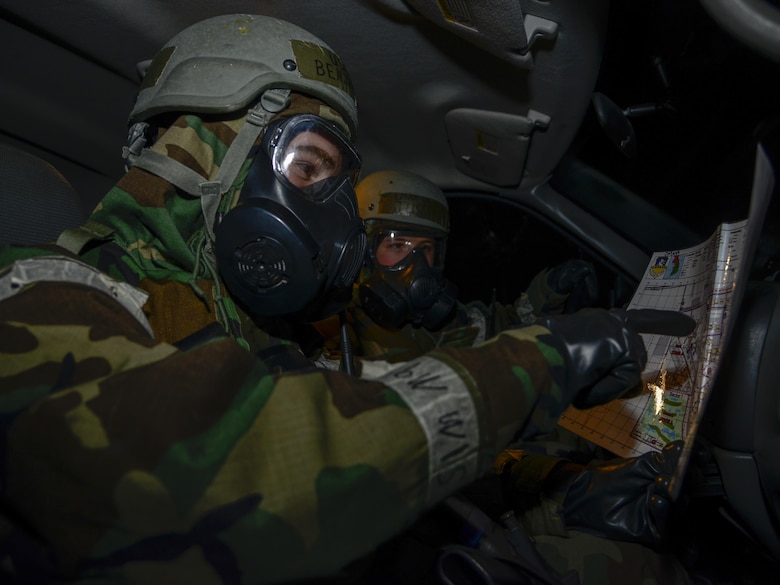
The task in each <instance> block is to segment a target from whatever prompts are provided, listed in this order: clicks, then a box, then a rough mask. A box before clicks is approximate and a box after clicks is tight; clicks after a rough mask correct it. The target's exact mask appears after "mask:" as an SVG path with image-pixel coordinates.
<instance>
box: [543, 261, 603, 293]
mask: <svg viewBox="0 0 780 585" xmlns="http://www.w3.org/2000/svg"><path fill="white" fill-rule="evenodd" d="M577 285H582V286H583V287H584V288H585V290H586V291H587V295H588V297H589V298H591V299H595V298H596V297H598V294H599V281H598V279H597V278H596V269H595V268H594V267H593V264H591V263H590V262H586V261H585V260H567V261H566V262H563V263H562V264H558V266H556V267H555V268H553V269H552V270H550V272H548V273H547V286H549V287H550V289H551V290H552V291H553V292H556V293H558V294H569V293H571V292H572V291H573V290H574V288H575V287H576V286H577Z"/></svg>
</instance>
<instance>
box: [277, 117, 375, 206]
mask: <svg viewBox="0 0 780 585" xmlns="http://www.w3.org/2000/svg"><path fill="white" fill-rule="evenodd" d="M269 146H270V148H271V149H272V151H273V153H272V160H273V165H274V172H275V173H276V174H277V176H279V177H280V178H282V179H283V180H285V181H287V182H288V183H289V184H291V185H292V186H294V187H297V188H298V189H300V190H301V191H302V192H303V193H304V194H305V195H306V196H307V197H309V198H310V199H313V200H317V199H322V198H325V197H327V196H328V195H329V194H330V193H331V191H332V189H333V188H334V187H335V186H336V185H337V184H338V183H340V181H339V179H341V178H343V177H346V178H347V179H349V181H351V182H352V184H353V185H354V184H355V182H356V181H357V179H358V175H359V173H360V156H359V155H358V154H357V151H355V149H354V148H353V147H352V145H351V144H350V142H349V139H348V138H347V137H346V135H345V134H344V133H343V132H341V131H340V130H339V129H338V127H336V126H335V125H334V124H332V123H330V122H328V121H327V120H325V119H323V118H320V117H319V116H314V115H311V114H304V115H298V116H292V117H290V118H288V119H286V120H283V121H282V123H281V124H280V126H279V127H278V128H277V129H276V130H275V132H273V135H272V138H271V141H270V144H269Z"/></svg>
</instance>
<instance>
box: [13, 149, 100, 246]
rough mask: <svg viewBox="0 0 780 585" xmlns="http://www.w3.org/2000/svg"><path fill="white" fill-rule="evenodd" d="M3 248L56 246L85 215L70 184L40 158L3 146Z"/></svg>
mask: <svg viewBox="0 0 780 585" xmlns="http://www.w3.org/2000/svg"><path fill="white" fill-rule="evenodd" d="M0 208H2V210H3V211H2V213H0V245H2V244H43V243H46V242H53V241H55V240H56V239H57V236H59V234H60V232H62V231H63V230H65V229H67V228H72V227H76V226H79V225H82V224H83V223H84V222H85V220H86V214H85V213H84V211H83V209H82V208H81V204H80V202H79V197H78V195H77V194H76V191H75V189H74V188H73V187H72V186H71V184H70V183H69V182H68V180H67V179H66V178H65V177H64V176H63V175H62V173H60V172H59V171H58V170H57V169H56V168H55V167H54V166H52V165H51V164H49V163H48V162H46V161H44V160H43V159H41V158H38V157H37V156H35V155H33V154H30V153H28V152H25V151H23V150H21V149H19V148H16V147H14V146H11V145H8V144H2V143H0Z"/></svg>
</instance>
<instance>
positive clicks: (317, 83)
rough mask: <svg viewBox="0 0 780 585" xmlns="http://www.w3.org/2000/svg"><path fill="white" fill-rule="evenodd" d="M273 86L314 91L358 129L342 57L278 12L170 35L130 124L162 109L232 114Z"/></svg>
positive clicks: (209, 22) (233, 17)
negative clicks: (272, 14)
mask: <svg viewBox="0 0 780 585" xmlns="http://www.w3.org/2000/svg"><path fill="white" fill-rule="evenodd" d="M269 89H289V90H292V91H299V92H301V93H304V94H308V95H311V96H313V97H316V98H318V99H320V100H322V101H323V102H325V104H327V105H329V106H330V107H332V108H334V109H335V110H336V111H337V112H338V113H339V114H340V115H341V116H342V117H343V118H344V120H345V121H346V123H347V125H348V126H349V132H350V135H351V138H352V140H355V137H356V133H357V102H356V99H355V92H354V89H353V87H352V82H351V81H350V78H349V74H348V73H347V70H346V68H345V67H344V64H343V63H342V62H341V59H339V57H338V55H336V53H335V52H334V51H333V50H332V49H331V48H330V47H328V45H326V44H325V43H324V42H323V41H322V40H320V39H319V38H318V37H316V36H314V35H313V34H311V33H309V32H308V31H306V30H304V29H302V28H300V27H298V26H296V25H294V24H291V23H289V22H286V21H284V20H279V19H276V18H270V17H268V16H261V15H254V14H227V15H222V16H215V17H213V18H209V19H206V20H203V21H201V22H198V23H195V24H193V25H192V26H190V27H188V28H186V29H184V30H183V31H182V32H180V33H179V34H178V35H176V36H175V37H173V39H171V40H170V41H169V42H168V43H166V45H165V46H164V47H163V48H162V49H161V50H160V52H159V53H157V55H156V56H155V58H154V59H153V60H152V62H151V64H150V65H149V67H148V69H147V70H146V73H145V75H144V80H143V83H142V84H141V88H140V92H139V94H138V98H137V100H136V103H135V107H134V108H133V110H132V112H131V113H130V123H136V122H143V121H145V120H147V119H149V118H150V117H152V116H154V115H156V114H160V113H163V112H172V111H177V112H187V111H189V112H194V113H213V114H220V113H229V112H234V111H237V110H240V109H242V108H247V107H248V106H250V105H251V104H252V102H255V101H257V100H258V99H259V98H260V96H261V95H262V94H263V93H264V92H266V90H269Z"/></svg>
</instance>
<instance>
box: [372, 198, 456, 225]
mask: <svg viewBox="0 0 780 585" xmlns="http://www.w3.org/2000/svg"><path fill="white" fill-rule="evenodd" d="M377 213H379V214H381V215H402V216H404V217H415V218H420V219H427V220H428V221H432V222H433V223H435V224H437V225H440V226H446V225H447V207H446V206H444V205H442V204H441V203H439V202H438V201H434V200H433V199H431V198H429V197H420V196H419V195H414V194H412V193H392V192H386V193H382V194H381V195H380V196H379V205H378V209H377Z"/></svg>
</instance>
